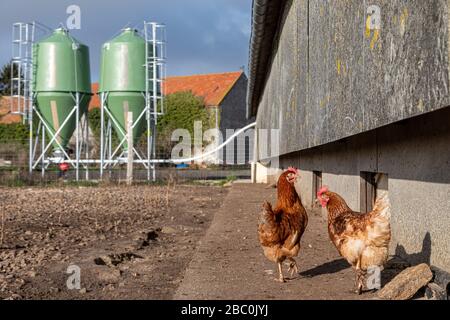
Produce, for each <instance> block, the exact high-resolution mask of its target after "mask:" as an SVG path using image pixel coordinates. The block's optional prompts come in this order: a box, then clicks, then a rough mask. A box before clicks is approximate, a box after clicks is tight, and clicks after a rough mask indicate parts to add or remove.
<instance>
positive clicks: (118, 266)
mask: <svg viewBox="0 0 450 320" xmlns="http://www.w3.org/2000/svg"><path fill="white" fill-rule="evenodd" d="M168 195H169V198H167V196H168ZM275 199H276V190H275V189H271V188H267V187H266V186H263V185H251V184H234V185H233V186H232V187H231V188H223V187H213V186H209V187H202V186H181V185H178V186H176V187H175V189H173V188H167V187H155V186H145V187H142V186H139V187H131V188H126V187H109V188H65V189H64V188H63V189H61V188H49V189H38V188H31V189H27V188H22V189H0V215H2V216H1V217H0V218H2V224H1V225H0V298H1V299H181V300H182V299H231V300H234V299H254V300H266V299H277V300H279V299H299V300H301V299H351V300H352V299H374V298H375V297H376V296H375V294H373V293H371V292H366V293H364V294H363V295H361V296H358V295H356V294H355V293H354V292H353V290H354V273H353V271H352V269H351V268H350V266H349V265H348V264H347V263H346V261H345V260H343V259H342V258H341V257H340V256H339V255H338V253H337V251H336V249H335V248H334V246H333V245H332V244H331V242H330V240H329V239H328V235H327V230H326V220H325V219H324V218H323V216H322V215H321V212H320V210H319V209H317V210H310V211H309V225H308V228H307V231H306V233H305V235H304V237H303V239H302V248H301V251H300V254H299V257H298V258H297V262H298V265H299V269H300V274H299V275H296V276H294V277H292V278H290V279H289V280H288V281H287V283H284V284H282V283H279V282H276V281H275V280H274V279H275V277H276V266H275V264H274V263H271V262H270V261H268V260H267V259H266V258H265V257H264V255H263V252H262V249H261V247H260V246H259V243H258V240H257V232H256V227H257V221H258V217H259V214H260V211H261V205H262V203H263V201H264V200H269V201H271V202H272V203H274V202H275ZM399 265H400V267H398V266H399ZM69 266H77V267H79V268H80V271H81V289H80V290H69V289H68V287H67V283H66V282H67V280H68V278H69V276H70V275H69V274H67V269H68V267H69ZM403 267H404V266H402V265H401V263H400V264H398V263H397V265H396V264H395V263H392V264H391V269H387V270H386V271H384V273H383V279H384V280H383V283H386V281H387V280H388V279H389V278H391V277H392V276H393V275H394V274H396V273H398V270H401V268H403ZM285 271H286V269H285ZM286 275H287V273H286Z"/></svg>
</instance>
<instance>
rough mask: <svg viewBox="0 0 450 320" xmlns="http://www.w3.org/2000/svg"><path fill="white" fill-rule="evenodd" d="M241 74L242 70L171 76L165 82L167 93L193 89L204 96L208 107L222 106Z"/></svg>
mask: <svg viewBox="0 0 450 320" xmlns="http://www.w3.org/2000/svg"><path fill="white" fill-rule="evenodd" d="M241 75H242V71H239V72H229V73H217V74H204V75H193V76H181V77H169V78H167V80H166V83H165V85H166V87H165V88H166V94H171V93H175V92H181V91H191V92H192V93H193V94H195V95H196V96H199V97H203V98H204V99H205V104H206V106H207V107H211V106H220V104H221V103H222V101H223V99H225V97H226V95H227V94H228V93H229V92H230V90H231V89H232V88H233V86H234V85H235V84H236V82H237V81H238V79H239V78H240V77H241Z"/></svg>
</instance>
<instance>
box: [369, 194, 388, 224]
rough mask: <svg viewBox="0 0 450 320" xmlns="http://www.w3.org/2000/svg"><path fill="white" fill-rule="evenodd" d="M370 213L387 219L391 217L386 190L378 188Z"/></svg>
mask: <svg viewBox="0 0 450 320" xmlns="http://www.w3.org/2000/svg"><path fill="white" fill-rule="evenodd" d="M372 213H373V214H375V215H378V216H380V217H384V218H387V219H390V218H391V204H390V202H389V195H388V192H387V191H384V190H378V192H377V198H376V200H375V205H374V207H373V211H372Z"/></svg>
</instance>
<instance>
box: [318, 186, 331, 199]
mask: <svg viewBox="0 0 450 320" xmlns="http://www.w3.org/2000/svg"><path fill="white" fill-rule="evenodd" d="M328 190H329V189H328V187H327V186H323V187H322V188H320V190H319V191H317V198H320V196H322V194H324V193H325V192H328Z"/></svg>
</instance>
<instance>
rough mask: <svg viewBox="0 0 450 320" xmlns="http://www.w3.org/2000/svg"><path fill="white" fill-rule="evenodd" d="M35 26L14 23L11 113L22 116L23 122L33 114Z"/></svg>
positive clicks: (32, 24)
mask: <svg viewBox="0 0 450 320" xmlns="http://www.w3.org/2000/svg"><path fill="white" fill-rule="evenodd" d="M35 30H36V24H35V23H34V22H33V23H22V22H19V23H14V24H13V31H12V39H13V46H12V47H13V49H12V51H13V52H12V60H11V108H10V110H11V113H12V114H16V115H21V116H23V120H24V122H26V121H27V120H29V119H31V118H32V112H33V72H34V71H33V44H34V37H35Z"/></svg>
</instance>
